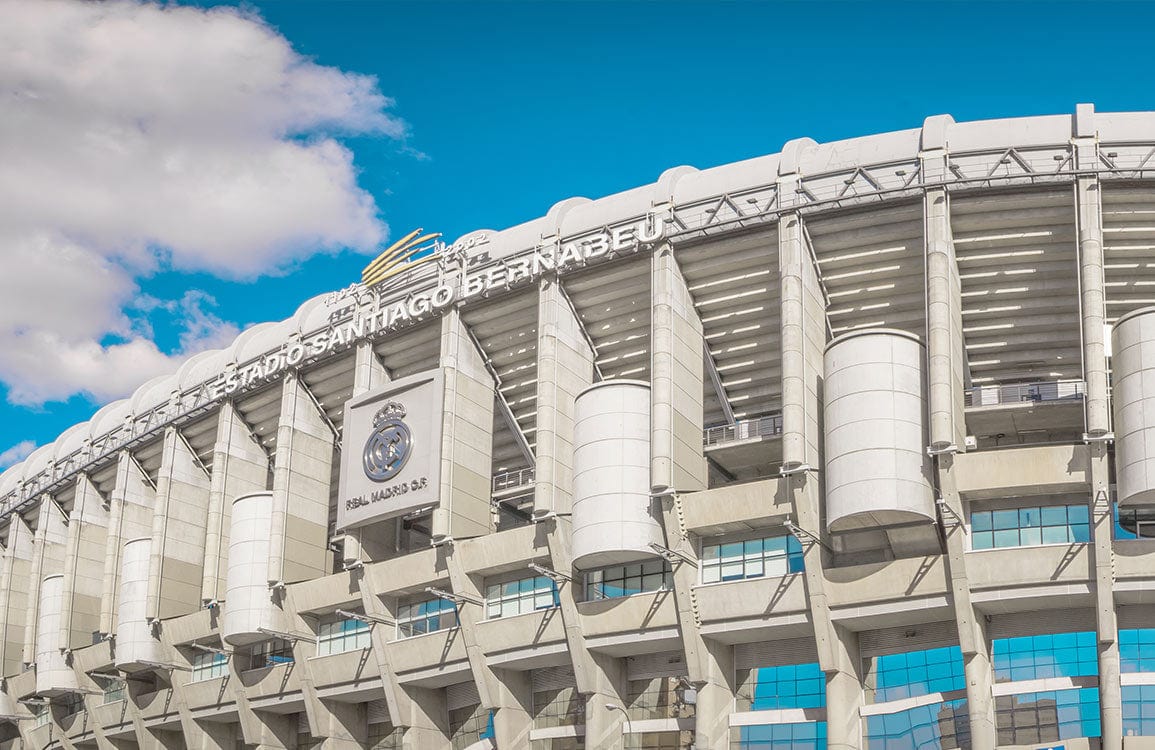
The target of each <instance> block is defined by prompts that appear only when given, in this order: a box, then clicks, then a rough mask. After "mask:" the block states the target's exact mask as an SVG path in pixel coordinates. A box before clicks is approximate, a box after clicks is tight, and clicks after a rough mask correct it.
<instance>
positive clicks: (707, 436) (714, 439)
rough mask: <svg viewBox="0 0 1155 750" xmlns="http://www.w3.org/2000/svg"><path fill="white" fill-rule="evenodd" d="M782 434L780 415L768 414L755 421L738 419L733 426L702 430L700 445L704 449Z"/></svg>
mask: <svg viewBox="0 0 1155 750" xmlns="http://www.w3.org/2000/svg"><path fill="white" fill-rule="evenodd" d="M781 434H782V415H781V414H768V415H766V416H765V417H757V418H755V419H740V420H738V421H737V422H735V423H734V424H724V425H720V426H718V427H708V428H706V429H705V430H703V435H702V443H703V445H704V446H705V447H706V448H709V447H711V446H714V445H721V444H722V443H733V442H735V441H737V440H750V439H752V438H763V437H773V436H775V435H781Z"/></svg>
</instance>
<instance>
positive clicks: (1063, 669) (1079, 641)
mask: <svg viewBox="0 0 1155 750" xmlns="http://www.w3.org/2000/svg"><path fill="white" fill-rule="evenodd" d="M991 651H992V652H993V656H994V662H995V680H996V681H997V682H1018V681H1020V680H1038V679H1043V678H1045V677H1084V676H1088V675H1097V674H1098V673H1099V658H1098V648H1097V646H1096V645H1095V633H1094V632H1092V631H1083V632H1081V633H1055V634H1054V635H1031V636H1025V637H1022V638H995V639H994V641H992V642H991Z"/></svg>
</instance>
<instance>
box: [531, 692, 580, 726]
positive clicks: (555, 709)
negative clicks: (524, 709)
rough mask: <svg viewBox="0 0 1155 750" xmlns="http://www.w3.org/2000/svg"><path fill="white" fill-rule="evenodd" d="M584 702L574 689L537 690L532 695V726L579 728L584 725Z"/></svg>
mask: <svg viewBox="0 0 1155 750" xmlns="http://www.w3.org/2000/svg"><path fill="white" fill-rule="evenodd" d="M585 716H586V702H585V700H584V699H583V698H582V697H581V695H579V694H578V691H577V688H576V687H567V688H558V689H555V690H538V691H536V692H535V693H534V694H533V726H534V728H535V729H543V728H548V727H579V726H582V725H584V724H585Z"/></svg>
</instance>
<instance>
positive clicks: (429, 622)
mask: <svg viewBox="0 0 1155 750" xmlns="http://www.w3.org/2000/svg"><path fill="white" fill-rule="evenodd" d="M455 627H457V605H456V604H454V603H453V602H451V601H446V600H445V599H440V598H435V599H426V600H425V601H422V602H416V603H415V604H403V605H401V607H400V608H399V609H398V610H397V637H398V638H410V637H412V636H415V635H423V634H425V633H436V632H437V631H438V630H448V629H450V628H455Z"/></svg>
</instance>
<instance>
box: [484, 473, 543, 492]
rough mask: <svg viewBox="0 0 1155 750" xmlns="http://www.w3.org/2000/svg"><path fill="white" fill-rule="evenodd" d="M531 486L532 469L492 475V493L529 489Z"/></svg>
mask: <svg viewBox="0 0 1155 750" xmlns="http://www.w3.org/2000/svg"><path fill="white" fill-rule="evenodd" d="M532 484H533V469H518V470H516V471H507V472H504V473H502V474H494V475H493V493H494V494H497V493H498V492H505V491H507V490H514V489H518V488H519V487H529V486H530V485H532Z"/></svg>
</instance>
